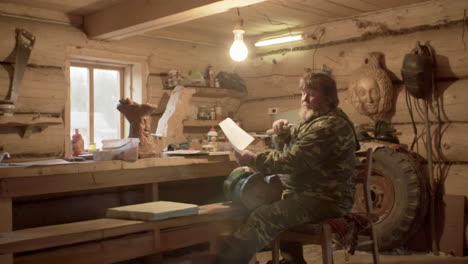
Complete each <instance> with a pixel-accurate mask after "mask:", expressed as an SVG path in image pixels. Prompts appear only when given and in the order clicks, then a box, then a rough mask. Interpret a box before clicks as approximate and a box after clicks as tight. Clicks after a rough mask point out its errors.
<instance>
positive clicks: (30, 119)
mask: <svg viewBox="0 0 468 264" xmlns="http://www.w3.org/2000/svg"><path fill="white" fill-rule="evenodd" d="M60 124H62V118H61V117H41V116H31V115H25V116H21V115H13V116H0V127H21V128H22V129H23V135H22V137H29V135H30V134H31V132H32V130H33V129H34V128H39V129H40V130H43V129H45V128H47V127H48V126H51V125H60Z"/></svg>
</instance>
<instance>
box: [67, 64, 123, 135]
mask: <svg viewBox="0 0 468 264" xmlns="http://www.w3.org/2000/svg"><path fill="white" fill-rule="evenodd" d="M125 66H126V65H119V64H116V65H113V64H106V63H97V62H92V61H89V62H88V61H86V62H83V61H79V62H77V61H71V62H70V65H69V67H81V68H87V69H88V71H89V109H88V111H89V142H95V139H94V136H95V133H94V132H95V131H94V70H95V69H99V70H114V71H118V72H119V74H120V98H124V97H125ZM70 87H71V80H70ZM116 103H118V102H116ZM68 108H69V111H70V113H71V105H69V106H68ZM71 122H72V120H71V116H70V126H71ZM125 132H126V131H125V117H124V116H123V115H122V113H120V127H119V135H120V138H123V137H124V135H125Z"/></svg>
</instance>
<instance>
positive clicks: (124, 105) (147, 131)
mask: <svg viewBox="0 0 468 264" xmlns="http://www.w3.org/2000/svg"><path fill="white" fill-rule="evenodd" d="M119 102H120V104H119V105H118V106H117V109H118V110H119V111H120V112H121V113H122V114H123V115H124V116H125V118H127V120H128V122H130V134H129V136H128V137H130V138H139V139H140V144H139V146H138V156H139V157H140V158H147V157H155V156H158V155H159V154H160V153H161V150H160V147H159V146H158V145H159V144H156V142H155V140H154V138H153V136H151V117H150V114H151V113H152V112H154V110H155V109H156V106H155V105H152V104H138V103H135V102H133V101H132V100H131V99H129V98H127V99H120V101H119Z"/></svg>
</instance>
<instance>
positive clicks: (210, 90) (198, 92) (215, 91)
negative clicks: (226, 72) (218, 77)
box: [185, 86, 245, 98]
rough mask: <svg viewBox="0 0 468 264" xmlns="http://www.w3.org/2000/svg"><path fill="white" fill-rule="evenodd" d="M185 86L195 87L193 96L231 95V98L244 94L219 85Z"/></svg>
mask: <svg viewBox="0 0 468 264" xmlns="http://www.w3.org/2000/svg"><path fill="white" fill-rule="evenodd" d="M185 88H189V89H195V93H194V94H193V96H196V97H215V98H220V97H233V98H242V97H244V96H245V94H244V93H242V92H240V91H237V90H234V89H227V88H219V87H194V86H185Z"/></svg>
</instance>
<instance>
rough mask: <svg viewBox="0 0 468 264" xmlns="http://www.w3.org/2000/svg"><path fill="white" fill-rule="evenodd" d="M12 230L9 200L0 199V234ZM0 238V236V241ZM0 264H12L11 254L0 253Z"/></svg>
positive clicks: (0, 237)
mask: <svg viewBox="0 0 468 264" xmlns="http://www.w3.org/2000/svg"><path fill="white" fill-rule="evenodd" d="M12 230H13V208H12V200H11V198H1V197H0V232H1V233H3V232H9V231H12ZM1 239H2V236H0V240H1ZM0 263H2V264H13V254H3V253H1V251H0Z"/></svg>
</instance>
